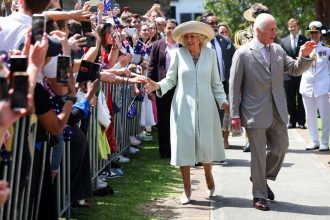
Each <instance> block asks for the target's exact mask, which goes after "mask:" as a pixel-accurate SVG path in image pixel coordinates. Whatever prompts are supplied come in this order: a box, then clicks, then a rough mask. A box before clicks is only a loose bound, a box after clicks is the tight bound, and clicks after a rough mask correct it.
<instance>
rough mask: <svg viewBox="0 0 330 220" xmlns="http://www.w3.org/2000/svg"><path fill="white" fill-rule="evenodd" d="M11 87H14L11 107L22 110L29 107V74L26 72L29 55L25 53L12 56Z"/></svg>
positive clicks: (10, 60)
mask: <svg viewBox="0 0 330 220" xmlns="http://www.w3.org/2000/svg"><path fill="white" fill-rule="evenodd" d="M9 62H10V76H11V77H10V84H11V85H10V88H12V89H13V93H12V95H11V96H10V98H11V108H12V109H13V110H14V111H20V110H21V109H24V108H26V107H27V94H28V88H29V76H28V75H27V74H26V69H27V57H26V56H25V55H19V56H10V59H9Z"/></svg>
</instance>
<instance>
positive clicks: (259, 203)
mask: <svg viewBox="0 0 330 220" xmlns="http://www.w3.org/2000/svg"><path fill="white" fill-rule="evenodd" d="M253 206H254V208H256V209H258V210H262V211H268V210H269V206H268V202H267V200H266V199H259V198H253Z"/></svg>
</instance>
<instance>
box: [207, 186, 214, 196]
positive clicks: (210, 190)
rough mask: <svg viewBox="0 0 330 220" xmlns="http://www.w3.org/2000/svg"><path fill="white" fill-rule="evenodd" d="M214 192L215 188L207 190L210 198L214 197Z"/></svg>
mask: <svg viewBox="0 0 330 220" xmlns="http://www.w3.org/2000/svg"><path fill="white" fill-rule="evenodd" d="M214 190H215V186H213V188H212V189H207V195H208V196H209V197H213V195H214Z"/></svg>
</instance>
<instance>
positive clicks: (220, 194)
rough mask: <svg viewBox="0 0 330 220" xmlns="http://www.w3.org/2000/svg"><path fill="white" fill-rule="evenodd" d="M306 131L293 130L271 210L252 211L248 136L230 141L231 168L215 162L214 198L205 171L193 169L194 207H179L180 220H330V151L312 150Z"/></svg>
mask: <svg viewBox="0 0 330 220" xmlns="http://www.w3.org/2000/svg"><path fill="white" fill-rule="evenodd" d="M306 137H307V135H306V130H300V129H290V130H289V139H290V147H289V150H288V153H287V155H286V158H285V161H284V164H283V167H282V169H281V171H280V174H279V175H278V178H277V180H276V181H275V182H272V181H271V182H269V186H270V187H271V189H272V190H273V192H274V194H275V201H273V202H270V203H269V206H270V211H268V212H263V211H259V210H256V209H254V208H253V205H252V193H251V190H252V184H251V182H250V180H249V177H250V153H243V152H242V146H243V145H244V143H245V138H244V136H241V137H235V138H233V137H231V138H230V144H231V148H230V149H227V150H226V155H227V159H228V163H227V164H214V166H213V174H214V179H215V183H216V191H215V195H216V196H215V198H213V199H211V200H210V199H208V198H206V191H205V187H206V186H205V185H206V184H205V178H204V173H203V169H202V168H193V169H192V198H191V199H192V203H191V204H189V205H185V206H181V207H180V208H179V209H181V210H180V213H181V216H180V219H187V220H188V219H196V220H197V219H198V220H204V219H205V220H206V219H212V220H240V219H242V220H249V219H251V220H252V219H253V220H259V219H260V220H261V219H262V220H264V219H268V220H314V219H315V220H329V219H330V165H328V164H327V161H329V160H330V153H329V152H327V153H322V154H321V153H319V152H308V151H306V150H305V147H306V146H307V142H306V141H307V140H306Z"/></svg>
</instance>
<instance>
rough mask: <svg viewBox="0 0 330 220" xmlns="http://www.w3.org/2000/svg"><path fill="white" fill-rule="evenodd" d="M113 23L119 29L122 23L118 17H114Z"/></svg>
mask: <svg viewBox="0 0 330 220" xmlns="http://www.w3.org/2000/svg"><path fill="white" fill-rule="evenodd" d="M112 19H113V22H114V23H115V25H116V27H119V25H120V21H119V18H118V17H116V16H112Z"/></svg>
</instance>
